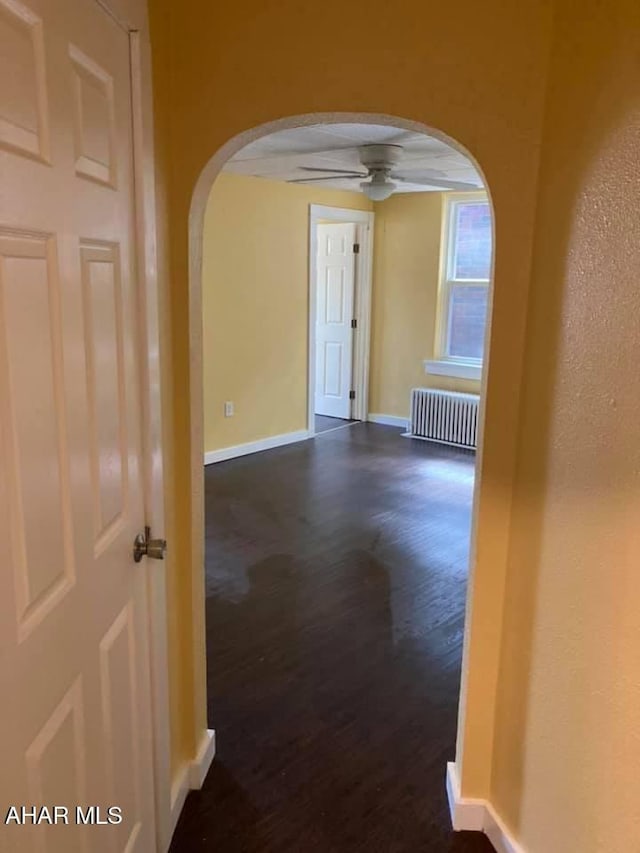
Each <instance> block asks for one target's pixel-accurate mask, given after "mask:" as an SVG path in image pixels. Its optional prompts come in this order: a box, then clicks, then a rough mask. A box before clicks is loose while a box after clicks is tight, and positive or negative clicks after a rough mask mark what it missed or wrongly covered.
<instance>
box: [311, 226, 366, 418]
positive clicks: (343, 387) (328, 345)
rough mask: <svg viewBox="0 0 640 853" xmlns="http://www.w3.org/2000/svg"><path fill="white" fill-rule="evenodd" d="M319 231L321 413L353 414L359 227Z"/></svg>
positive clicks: (318, 399) (318, 379)
mask: <svg viewBox="0 0 640 853" xmlns="http://www.w3.org/2000/svg"><path fill="white" fill-rule="evenodd" d="M317 229H318V257H317V282H316V300H317V302H316V389H315V412H316V414H317V415H330V416H331V417H334V418H350V417H351V399H350V392H351V373H352V361H353V329H352V328H351V321H352V319H353V300H354V283H355V281H354V274H355V255H354V250H353V247H354V244H355V237H356V226H355V223H353V222H345V223H339V224H336V225H329V224H319V225H318V226H317Z"/></svg>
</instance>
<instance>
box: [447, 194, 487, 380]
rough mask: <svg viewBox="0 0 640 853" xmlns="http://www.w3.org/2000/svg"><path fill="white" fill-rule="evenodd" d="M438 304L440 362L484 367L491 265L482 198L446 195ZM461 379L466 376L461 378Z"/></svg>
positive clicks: (485, 203) (484, 207) (485, 206)
mask: <svg viewBox="0 0 640 853" xmlns="http://www.w3.org/2000/svg"><path fill="white" fill-rule="evenodd" d="M444 217H445V218H444V228H443V246H442V252H443V254H442V264H441V282H440V300H439V323H438V326H439V342H438V343H439V346H438V350H439V352H438V355H439V358H440V360H441V361H442V362H450V363H452V365H451V366H452V368H453V369H452V371H451V372H452V373H453V372H454V371H455V365H456V364H458V365H460V367H461V368H463V369H464V367H465V366H466V367H467V368H471V369H473V368H475V369H477V370H478V371H479V369H480V368H481V367H482V359H483V356H484V339H485V328H486V324H487V311H488V305H489V282H490V278H491V261H492V228H491V208H490V206H489V202H488V199H487V196H486V194H485V193H465V194H464V195H449V196H445V210H444ZM462 375H464V373H462Z"/></svg>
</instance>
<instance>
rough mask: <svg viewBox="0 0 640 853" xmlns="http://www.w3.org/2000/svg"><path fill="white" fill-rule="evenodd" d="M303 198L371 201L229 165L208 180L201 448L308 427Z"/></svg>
mask: <svg viewBox="0 0 640 853" xmlns="http://www.w3.org/2000/svg"><path fill="white" fill-rule="evenodd" d="M310 204H323V205H326V206H329V207H343V208H348V209H352V210H371V209H372V207H373V205H372V203H371V202H370V201H369V199H367V198H366V196H364V195H363V194H362V193H357V192H343V191H336V190H322V189H317V188H314V187H308V186H301V185H298V186H296V185H293V184H286V183H283V182H281V181H270V180H265V179H264V178H252V177H245V176H242V175H233V174H230V173H223V174H222V175H220V176H219V177H218V179H217V180H216V182H215V184H214V185H213V189H212V191H211V195H210V196H209V201H208V203H207V211H206V215H205V225H204V239H203V269H202V284H203V326H204V332H203V344H204V447H205V450H206V451H209V450H217V449H219V448H222V447H230V446H233V445H236V444H244V443H245V442H249V441H256V440H257V439H260V438H265V437H267V436H273V435H281V434H282V433H288V432H295V431H297V430H304V429H306V428H307V380H308V369H307V364H308V361H307V353H308V320H309V299H308V296H309V205H310ZM225 400H230V401H233V402H234V404H235V415H234V416H233V417H228V418H226V417H224V402H225Z"/></svg>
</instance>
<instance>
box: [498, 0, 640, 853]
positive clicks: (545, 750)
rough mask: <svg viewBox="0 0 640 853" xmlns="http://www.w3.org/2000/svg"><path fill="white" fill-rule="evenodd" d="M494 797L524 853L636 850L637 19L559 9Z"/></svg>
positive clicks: (616, 3)
mask: <svg viewBox="0 0 640 853" xmlns="http://www.w3.org/2000/svg"><path fill="white" fill-rule="evenodd" d="M556 26H557V31H556V40H555V49H554V54H553V64H552V72H551V79H552V83H553V85H552V86H551V88H550V91H549V100H548V106H547V113H546V120H545V131H544V138H543V149H542V150H543V158H542V170H541V179H540V202H539V212H538V220H537V235H536V242H535V262H534V268H533V280H532V301H531V309H530V319H529V330H528V336H527V349H526V370H525V379H524V389H525V392H524V398H523V408H522V428H521V434H520V450H519V457H518V461H519V464H518V475H517V486H516V491H515V503H514V507H515V511H514V524H513V533H512V538H511V546H510V553H509V574H508V583H507V595H506V602H507V604H506V609H505V621H504V637H503V644H502V663H501V668H500V677H499V682H498V703H497V715H496V729H495V750H494V758H493V780H492V798H493V801H494V805H495V806H496V808H497V809H498V811H499V813H500V814H501V815H502V816H503V817H504V818H505V820H506V821H507V823H508V824H509V825H510V826H511V827H512V828H513V831H514V834H515V836H516V837H517V838H518V839H519V840H520V842H521V843H522V849H523V850H526V851H528V852H529V853H567V851H580V853H623V851H625V853H626V851H629V853H631V851H635V850H640V819H639V817H638V802H637V800H638V795H637V787H638V767H640V738H639V737H638V732H639V731H640V615H639V613H640V611H639V607H638V603H639V602H640V571H639V555H640V440H639V437H640V433H639V430H638V423H640V373H639V372H638V352H639V348H640V286H639V283H638V270H639V269H640V239H639V235H640V205H639V204H638V188H639V187H640V184H639V181H638V174H639V171H638V170H639V165H638V164H639V160H638V152H639V147H638V141H639V139H640V88H639V87H638V80H639V72H640V65H639V57H640V6H639V5H638V4H637V2H635V0H633V2H632V0H610V2H607V3H604V4H602V3H600V2H597V0H586V2H581V3H578V2H573V0H562V2H560V3H559V4H558V12H557V24H556Z"/></svg>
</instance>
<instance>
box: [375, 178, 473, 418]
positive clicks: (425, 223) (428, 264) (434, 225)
mask: <svg viewBox="0 0 640 853" xmlns="http://www.w3.org/2000/svg"><path fill="white" fill-rule="evenodd" d="M443 197H444V194H443V193H400V194H398V195H392V196H391V197H390V198H388V199H387V200H386V201H383V202H379V203H378V204H376V205H374V209H375V214H376V218H375V232H374V265H373V304H372V323H371V365H370V381H369V411H371V412H376V413H380V414H385V415H396V416H398V417H404V418H406V417H407V416H408V414H409V396H410V393H411V389H412V388H417V387H423V388H444V389H446V390H448V391H467V392H469V393H474V394H478V393H479V391H480V383H479V382H473V381H465V380H464V379H454V378H449V377H446V376H434V375H430V374H426V373H425V372H424V364H423V362H424V360H425V359H433V358H435V357H436V356H435V329H436V314H437V308H438V285H439V280H438V279H439V269H440V243H441V233H442V213H443Z"/></svg>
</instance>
